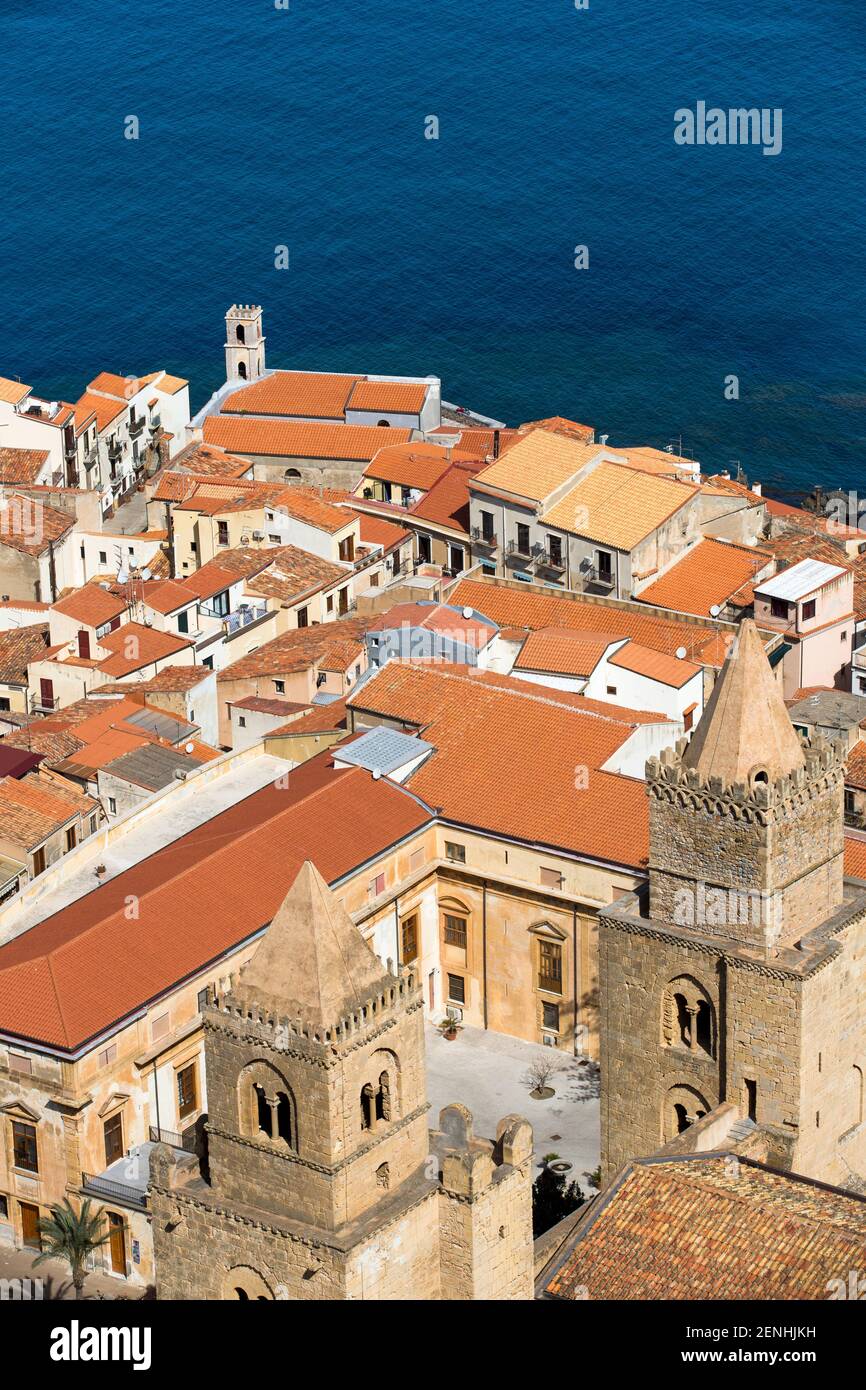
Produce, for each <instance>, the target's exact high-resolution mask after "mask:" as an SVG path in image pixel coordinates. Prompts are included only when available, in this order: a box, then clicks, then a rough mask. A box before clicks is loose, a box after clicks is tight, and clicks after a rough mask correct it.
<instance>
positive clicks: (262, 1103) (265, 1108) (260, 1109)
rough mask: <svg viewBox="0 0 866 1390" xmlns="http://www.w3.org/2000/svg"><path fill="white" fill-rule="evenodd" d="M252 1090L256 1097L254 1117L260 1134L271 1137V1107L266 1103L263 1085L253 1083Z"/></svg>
mask: <svg viewBox="0 0 866 1390" xmlns="http://www.w3.org/2000/svg"><path fill="white" fill-rule="evenodd" d="M253 1092H254V1094H255V1098H256V1119H257V1122H258V1129H259V1133H260V1134H264V1135H266V1136H267V1138H268V1139H270V1137H271V1107H270V1106H269V1105H268V1102H267V1097H266V1096H265V1090H264V1087H263V1086H259V1085H258V1084H255V1085H254V1086H253Z"/></svg>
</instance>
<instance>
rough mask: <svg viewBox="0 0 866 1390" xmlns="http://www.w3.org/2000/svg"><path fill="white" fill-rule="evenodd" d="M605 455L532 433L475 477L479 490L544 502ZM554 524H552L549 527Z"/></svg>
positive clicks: (547, 433)
mask: <svg viewBox="0 0 866 1390" xmlns="http://www.w3.org/2000/svg"><path fill="white" fill-rule="evenodd" d="M604 452H605V451H604V449H603V448H602V446H601V445H599V444H586V443H582V442H579V441H577V440H574V439H568V438H566V437H564V436H563V435H560V434H552V433H550V431H548V430H541V429H539V430H532V431H531V432H530V433H529V434H527V435H524V436H523V438H522V439H519V440H518V441H517V443H515V444H512V445H511V447H510V448H509V449H508V451H507V452H506V453H505V454H504V455H502V456H501V457H500V458H498V459H497V460H496V461H495V463H491V464H488V466H487V467H486V468H484V469H483V470H482V471H481V472H480V473H479V474H478V477H477V481H478V484H479V486H482V487H492V488H495V489H497V490H498V491H503V492H511V493H514V494H515V495H517V496H520V497H529V498H531V499H532V500H533V501H535V502H543V501H544V499H545V498H546V497H549V496H550V494H551V493H552V492H554V491H555V490H556V489H557V488H559V487H562V485H563V484H564V483H567V482H568V480H569V479H570V478H573V477H574V475H575V474H576V473H578V472H579V471H580V470H581V469H582V468H585V467H586V465H587V464H588V463H589V462H590V461H591V460H592V459H593V458H596V457H597V456H598V455H599V454H603V453H604ZM555 524H556V523H554V522H552V523H551V525H555Z"/></svg>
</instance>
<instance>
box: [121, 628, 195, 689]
mask: <svg viewBox="0 0 866 1390" xmlns="http://www.w3.org/2000/svg"><path fill="white" fill-rule="evenodd" d="M99 645H100V647H103V648H104V649H105V650H106V651H107V652H109V653H110V655H109V656H107V657H106V658H105V660H104V661H100V663H99V669H100V670H101V671H104V672H105V674H106V675H107V676H114V677H115V678H116V677H118V676H126V675H129V674H130V672H132V671H139V670H141V668H142V666H150V665H151V664H152V663H153V662H154V661H165V660H167V659H168V658H169V657H170V656H173V655H174V654H175V653H176V652H181V651H183V650H184V649H185V648H186V649H189V650H190V651H193V650H194V648H193V644H192V642H189V641H187V639H186V638H185V637H175V636H173V635H172V633H170V632H158V631H157V629H156V628H154V627H145V626H144V624H143V623H125V624H124V626H123V627H119V628H117V629H116V631H114V632H109V633H107V634H106V636H105V637H100V639H99Z"/></svg>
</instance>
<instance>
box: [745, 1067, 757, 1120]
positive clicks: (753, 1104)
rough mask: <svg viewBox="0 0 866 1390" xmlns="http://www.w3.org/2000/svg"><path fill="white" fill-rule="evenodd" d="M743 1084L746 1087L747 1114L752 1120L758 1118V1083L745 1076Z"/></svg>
mask: <svg viewBox="0 0 866 1390" xmlns="http://www.w3.org/2000/svg"><path fill="white" fill-rule="evenodd" d="M743 1085H744V1086H745V1088H746V1114H747V1115H748V1117H749V1119H750V1120H757V1118H758V1083H757V1081H752V1080H750V1079H749V1078H748V1077H746V1078H745V1080H744V1082H743Z"/></svg>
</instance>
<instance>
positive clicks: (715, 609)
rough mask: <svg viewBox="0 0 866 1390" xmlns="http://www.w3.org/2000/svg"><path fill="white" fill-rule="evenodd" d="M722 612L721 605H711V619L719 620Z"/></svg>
mask: <svg viewBox="0 0 866 1390" xmlns="http://www.w3.org/2000/svg"><path fill="white" fill-rule="evenodd" d="M721 611H722V610H721V608H720V607H719V605H718V604H717V603H711V604H710V617H711V618H717V617H718V616H719V614H720V613H721Z"/></svg>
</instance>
